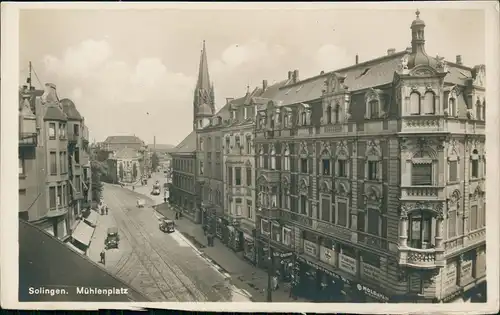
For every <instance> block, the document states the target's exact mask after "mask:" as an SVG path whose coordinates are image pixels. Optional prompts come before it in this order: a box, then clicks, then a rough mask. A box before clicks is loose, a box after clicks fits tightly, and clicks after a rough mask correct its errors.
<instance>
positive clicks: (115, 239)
mask: <svg viewBox="0 0 500 315" xmlns="http://www.w3.org/2000/svg"><path fill="white" fill-rule="evenodd" d="M119 244H120V236H119V235H118V228H117V227H110V228H108V235H107V236H106V240H105V241H104V245H105V246H106V249H110V248H118V245H119Z"/></svg>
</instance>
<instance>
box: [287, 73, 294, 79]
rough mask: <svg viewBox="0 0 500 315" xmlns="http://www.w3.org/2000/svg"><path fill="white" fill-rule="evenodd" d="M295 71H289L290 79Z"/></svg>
mask: <svg viewBox="0 0 500 315" xmlns="http://www.w3.org/2000/svg"><path fill="white" fill-rule="evenodd" d="M292 75H293V71H288V80H291V79H292Z"/></svg>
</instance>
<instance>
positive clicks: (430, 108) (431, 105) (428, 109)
mask: <svg viewBox="0 0 500 315" xmlns="http://www.w3.org/2000/svg"><path fill="white" fill-rule="evenodd" d="M435 103H436V95H435V94H434V92H432V91H427V92H425V95H424V114H426V115H434V113H435V111H436V105H435Z"/></svg>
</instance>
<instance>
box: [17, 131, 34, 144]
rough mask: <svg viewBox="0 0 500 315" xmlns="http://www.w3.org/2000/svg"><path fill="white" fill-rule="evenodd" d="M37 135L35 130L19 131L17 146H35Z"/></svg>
mask: <svg viewBox="0 0 500 315" xmlns="http://www.w3.org/2000/svg"><path fill="white" fill-rule="evenodd" d="M37 139H38V136H37V133H36V132H29V133H27V132H25V133H19V147H36V146H37V143H38V141H37Z"/></svg>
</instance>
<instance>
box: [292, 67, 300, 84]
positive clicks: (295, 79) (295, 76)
mask: <svg viewBox="0 0 500 315" xmlns="http://www.w3.org/2000/svg"><path fill="white" fill-rule="evenodd" d="M297 82H299V70H297V69H295V70H293V83H297Z"/></svg>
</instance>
